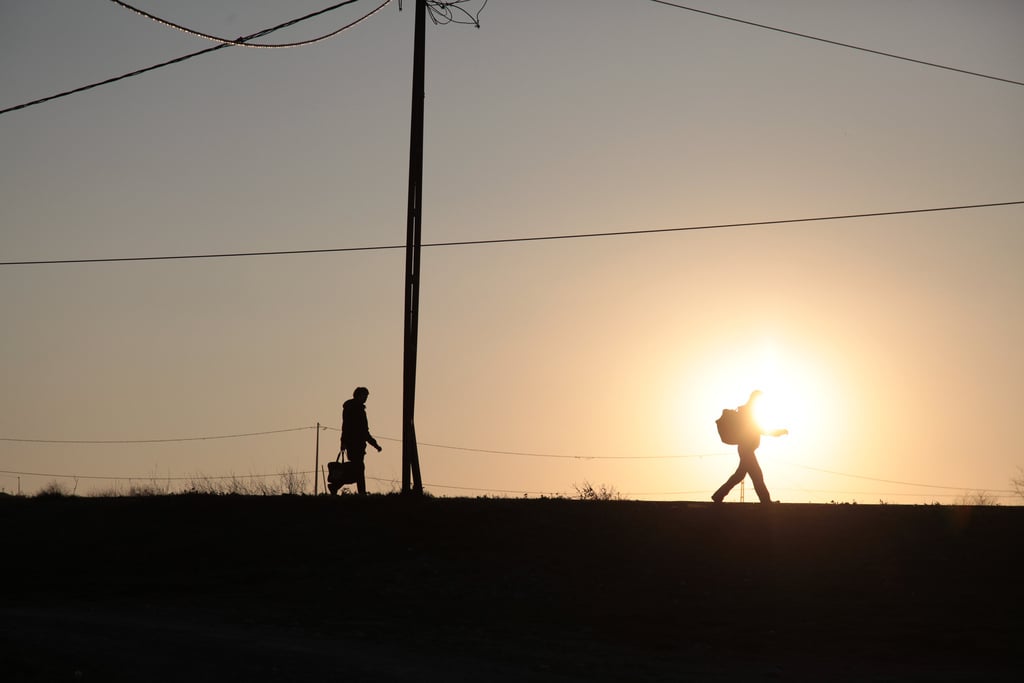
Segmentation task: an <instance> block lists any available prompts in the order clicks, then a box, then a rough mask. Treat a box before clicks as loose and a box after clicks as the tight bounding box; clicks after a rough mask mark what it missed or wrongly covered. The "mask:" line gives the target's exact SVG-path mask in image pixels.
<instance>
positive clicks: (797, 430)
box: [0, 0, 1024, 503]
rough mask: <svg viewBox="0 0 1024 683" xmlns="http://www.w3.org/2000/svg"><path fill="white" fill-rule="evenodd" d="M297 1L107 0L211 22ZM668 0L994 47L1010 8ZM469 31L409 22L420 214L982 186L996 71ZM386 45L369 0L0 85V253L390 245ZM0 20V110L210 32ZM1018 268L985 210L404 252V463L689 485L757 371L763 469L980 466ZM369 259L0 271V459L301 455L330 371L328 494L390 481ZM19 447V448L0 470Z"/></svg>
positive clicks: (1023, 375)
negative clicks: (332, 478)
mask: <svg viewBox="0 0 1024 683" xmlns="http://www.w3.org/2000/svg"><path fill="white" fill-rule="evenodd" d="M330 4H332V3H331V2H330V1H329V0H321V1H320V2H316V1H314V0H290V1H289V2H271V1H270V0H261V1H259V2H256V1H254V0H244V1H243V0H204V1H202V2H200V1H199V0H174V1H172V0H137V6H138V7H140V8H142V9H144V10H146V11H149V12H152V13H154V14H157V15H160V16H163V17H165V18H167V19H168V20H171V21H174V22H177V23H180V24H183V25H185V26H188V27H190V28H194V29H197V30H200V31H203V32H206V33H210V34H214V35H220V36H225V37H229V38H235V37H237V36H240V35H247V34H251V33H255V32H257V31H259V30H261V29H264V28H267V27H270V26H274V25H277V24H280V23H283V22H285V21H287V20H289V19H292V18H295V17H299V16H302V15H304V14H306V13H309V12H312V11H315V10H318V9H321V8H323V7H326V6H328V5H330ZM378 4H379V2H378V0H362V1H361V2H358V3H356V4H354V5H352V6H351V7H346V8H345V9H343V10H340V11H337V12H333V13H330V14H328V15H324V16H322V17H319V18H317V19H315V20H312V21H310V22H306V23H304V24H301V25H299V26H296V27H294V28H291V29H289V30H287V31H280V32H278V33H275V34H272V35H270V36H267V37H266V38H265V39H264V40H265V41H266V42H274V41H278V42H293V41H297V40H301V39H304V38H309V37H313V36H316V35H319V34H323V33H327V32H329V31H332V30H334V29H336V28H338V27H340V26H342V25H343V24H345V23H347V22H349V21H352V20H354V19H356V18H358V17H359V16H361V15H363V14H365V13H366V12H368V11H370V10H371V9H373V8H374V7H376V6H377V5H378ZM691 4H692V6H693V7H698V8H701V9H705V10H709V11H713V12H717V13H722V14H727V15H730V16H735V17H739V18H742V19H745V20H748V21H751V22H757V23H763V24H768V25H771V26H777V27H780V28H785V29H788V30H791V31H795V32H801V33H806V34H811V35H815V36H820V37H822V38H827V39H830V40H834V41H839V42H845V43H852V44H855V45H859V46H863V47H865V48H870V49H873V50H878V51H882V52H891V53H897V54H900V55H905V56H907V57H912V58H915V59H919V60H924V61H929V62H937V63H940V64H945V65H949V66H953V67H957V68H960V69H966V70H969V71H976V72H982V73H985V74H990V75H993V76H999V77H1002V78H1008V79H1012V80H1017V81H1020V80H1024V41H1021V39H1020V37H1021V35H1024V5H1022V4H1021V3H1019V2H1015V1H1012V0H1005V1H995V0H991V1H988V0H959V1H940V0H920V1H913V0H907V1H904V2H898V3H893V2H876V1H869V2H866V1H864V0H858V1H856V2H854V1H852V0H842V1H825V2H822V1H818V0H816V1H814V2H811V1H809V0H791V1H785V0H773V1H771V2H762V1H754V0H721V1H715V2H710V1H701V2H697V1H696V0H693V2H692V3H691ZM481 24H482V25H481V28H479V29H476V28H473V27H469V26H434V25H429V26H428V31H427V67H426V68H427V99H426V133H425V136H426V143H425V165H424V172H425V181H424V212H423V215H424V217H423V230H424V242H427V243H430V242H447V241H463V240H479V239H497V238H514V237H534V236H547V235H568V234H581V233H599V232H611V231H635V230H650V229H659V228H678V227H687V226H703V225H717V224H728V223H738V222H753V221H771V220H782V219H791V218H804V217H815V216H832V215H845V214H859V213H869V212H885V211H898V210H905V209H923V208H933V207H944V206H954V205H965V204H979V203H993V202H1011V201H1020V200H1024V87H1022V86H1019V85H1014V84H1011V83H1005V82H1000V81H995V80H990V79H984V78H979V77H976V76H970V75H966V74H962V73H954V72H950V71H944V70H939V69H935V68H931V67H928V66H924V65H921V64H914V63H909V62H906V61H898V60H894V59H891V58H886V57H883V56H879V55H876V54H869V53H866V52H861V51H855V50H850V49H845V48H842V47H837V46H834V45H827V44H823V43H820V42H814V41H810V40H806V39H801V38H798V37H794V36H791V35H784V34H781V33H778V32H773V31H769V30H765V29H763V28H756V27H753V26H749V25H742V24H738V23H734V22H729V21H724V20H722V19H717V18H714V17H710V16H706V15H701V14H696V13H693V12H689V11H683V10H680V9H676V8H673V7H668V6H665V5H661V4H657V3H653V2H650V1H648V0H614V1H613V0H590V1H585V0H547V1H541V0H515V1H511V0H491V1H490V2H489V3H488V4H487V6H486V8H485V10H484V12H483V14H482V15H481ZM412 37H413V3H412V1H411V0H406V2H405V3H404V7H403V10H402V11H399V7H398V3H397V2H392V3H391V4H390V5H389V6H387V7H385V8H384V9H383V10H382V11H381V12H380V13H378V14H377V15H376V16H374V17H372V18H370V19H369V20H367V21H366V22H365V23H363V24H360V25H359V26H357V27H355V28H353V29H352V30H350V31H347V32H345V33H343V34H341V35H340V36H338V37H337V38H334V39H332V40H328V41H325V42H322V43H319V44H317V45H315V46H311V47H304V48H296V49H289V50H258V49H247V48H241V47H230V48H227V49H223V50H219V51H217V52H214V53H212V54H208V55H204V56H201V57H198V58H196V59H192V60H190V61H187V62H184V63H180V64H176V65H172V66H169V67H166V68H163V69H160V70H157V71H154V72H151V73H147V74H143V75H141V76H138V77H134V78H130V79H127V80H123V81H120V82H118V83H114V84H111V85H106V86H102V87H99V88H96V89H93V90H90V91H88V92H83V93H79V94H76V95H72V96H69V97H66V98H63V99H58V100H54V101H50V102H46V103H44V104H40V105H38V106H34V107H31V108H27V109H23V110H18V111H13V112H10V113H6V114H4V115H2V116H0V159H2V162H3V163H2V164H0V226H2V232H0V260H2V261H21V260H47V259H66V258H108V257H129V256H155V255H175V254H203V253H222V252H249V251H269V250H295V249H316V248H332V247H362V246H387V245H401V244H404V241H405V229H406V216H405V212H406V190H407V178H408V154H409V105H410V101H409V100H410V92H411V71H412V69H411V67H412ZM0 45H2V46H3V47H2V57H3V58H2V59H0V108H6V107H10V106H14V105H17V104H21V103H22V102H27V101H30V100H35V99H37V98H41V97H45V96H48V95H52V94H55V93H58V92H61V91H64V90H68V89H71V88H75V87H78V86H81V85H86V84H88V83H93V82H96V81H100V80H104V79H106V78H109V77H111V76H116V75H120V74H123V73H126V72H130V71H133V70H135V69H138V68H142V67H146V66H150V65H152V64H156V63H158V62H162V61H165V60H169V59H172V58H174V57H178V56H181V55H183V54H186V53H190V52H194V51H197V50H200V49H203V48H206V47H210V46H212V45H214V44H213V43H210V42H208V41H205V40H202V39H198V38H194V37H191V36H188V35H186V34H183V33H181V32H178V31H174V30H172V29H169V28H167V27H165V26H161V25H159V24H156V23H155V22H152V21H150V20H148V19H145V18H142V17H139V16H138V15H135V14H133V13H131V12H129V11H127V10H125V9H123V8H121V7H118V6H117V5H115V4H113V3H111V2H109V1H108V0H77V1H76V2H60V1H57V0H4V1H3V2H2V3H0ZM1022 260H1024V206H1019V205H1018V206H1009V207H1002V208H985V209H976V210H967V211H955V212H948V213H927V214H918V215H905V216H891V217H882V218H871V219H858V220H844V221H832V222H810V223H797V224H785V225H772V226H755V227H742V228H728V229H715V230H703V231H687V232H673V233H664V234H647V235H631V236H618V237H602V238H592V239H573V240H564V241H541V242H526V243H513V244H504V245H490V246H484V245H481V246H460V247H436V248H426V249H424V252H423V271H422V283H421V312H420V349H419V375H418V393H417V413H416V429H417V436H418V438H419V440H420V441H421V442H423V444H424V445H421V447H420V460H421V468H422V472H423V480H424V483H425V485H426V488H427V489H428V490H429V491H430V492H432V493H434V494H435V495H512V496H521V495H524V494H529V495H530V496H534V495H536V494H540V493H547V494H553V493H563V494H564V493H570V494H571V493H573V486H574V484H576V485H581V484H582V483H583V482H585V481H589V482H590V483H591V484H594V485H605V486H610V487H614V488H615V489H616V490H617V491H618V492H620V493H622V494H623V495H625V496H627V497H630V498H640V499H654V500H706V499H707V498H708V497H709V496H710V494H711V492H712V491H713V490H714V489H715V488H717V487H718V485H719V484H720V483H721V482H722V481H724V480H725V479H726V477H727V476H728V475H729V474H730V473H731V472H732V470H733V469H734V468H735V465H736V455H735V450H734V449H733V448H731V447H728V446H725V445H723V444H722V443H720V442H719V441H718V439H717V434H716V432H715V428H714V420H715V418H716V417H717V416H718V414H719V413H720V411H721V409H722V408H723V407H727V406H735V405H738V404H740V403H743V402H744V401H745V400H746V398H747V395H748V394H749V392H750V391H751V390H752V389H754V388H760V389H763V390H765V391H766V392H768V395H770V396H774V397H775V398H776V401H777V404H778V408H779V412H780V413H781V415H782V417H781V418H780V420H781V421H784V422H785V424H784V425H783V426H788V427H789V429H790V431H791V434H790V435H789V436H787V437H783V438H780V439H765V442H764V445H763V446H762V448H761V450H760V451H759V453H760V458H761V463H762V466H763V468H764V471H765V476H766V480H767V483H768V486H769V489H770V490H771V491H772V494H773V496H774V497H775V498H778V499H780V500H783V501H787V502H804V501H830V500H836V501H854V500H855V501H858V502H862V503H876V502H878V501H879V500H885V501H888V502H893V503H928V502H932V501H942V502H951V501H953V500H954V499H955V498H956V497H957V496H961V495H963V494H964V493H965V491H964V490H958V489H971V490H984V491H988V492H990V493H996V494H998V495H1008V494H1003V493H998V492H1001V491H1006V490H1009V489H1012V486H1011V478H1013V477H1014V476H1018V475H1019V474H1020V470H1019V468H1020V467H1022V466H1024V452H1022V450H1021V446H1020V440H1019V434H1018V432H1019V429H1020V428H1019V424H1020V417H1019V415H1018V412H1019V406H1020V398H1019V392H1020V388H1021V387H1022V386H1024V355H1022V352H1021V349H1022V348H1024V306H1022V301H1024V267H1022ZM404 271H405V262H404V252H403V251H402V250H401V249H392V250H376V251H364V252H356V253H332V254H320V255H292V256H267V257H253V258H230V259H209V260H181V261H157V262H132V263H114V264H74V265H32V266H25V265H16V266H3V267H0V288H2V292H3V294H2V296H0V319H2V320H3V333H2V335H0V385H2V387H3V391H2V393H0V438H3V439H5V440H4V441H0V469H2V470H5V471H7V472H33V473H44V474H54V475H56V474H61V475H79V476H81V477H85V476H90V477H100V476H108V477H141V478H143V479H145V478H152V477H178V476H186V475H193V474H200V473H201V474H203V475H206V476H225V475H231V474H235V475H249V474H269V473H276V472H280V471H282V470H284V469H286V468H291V469H294V470H298V471H309V470H312V469H313V464H314V444H315V439H316V433H315V431H314V429H312V428H311V427H312V425H314V424H316V423H317V422H318V421H319V422H321V423H323V424H325V425H329V426H331V427H335V428H336V427H338V426H339V423H340V410H341V404H342V402H343V401H344V400H345V399H347V398H348V397H350V396H351V392H352V389H353V388H355V387H356V386H358V385H365V386H368V387H369V388H370V392H371V395H370V400H369V403H368V413H369V417H370V425H371V429H372V430H373V431H374V432H375V434H376V435H378V437H383V438H382V439H381V443H382V445H383V446H384V451H383V453H381V454H379V455H378V454H376V453H374V452H371V454H370V455H368V457H367V460H368V475H369V476H370V477H371V478H373V479H372V480H371V481H370V489H371V490H372V491H387V490H392V489H394V488H396V487H397V484H396V483H394V482H397V481H399V480H400V478H401V447H400V443H399V442H398V441H392V440H384V439H398V438H400V437H401V411H402V395H401V393H402V311H403V306H404V299H403V283H404ZM299 427H310V428H309V429H303V430H298V431H291V432H286V433H281V434H276V435H266V436H260V437H247V438H237V439H220V440H204V441H182V442H173V443H163V444H124V445H113V444H109V445H71V444H32V443H23V442H18V441H11V440H10V439H40V440H51V441H60V440H150V439H173V438H193V437H205V436H221V435H232V434H239V433H250V432H263V431H273V430H281V429H291V428H299ZM337 438H338V434H337V432H336V431H326V432H322V433H321V461H323V459H325V458H331V457H333V456H334V455H335V453H336V452H337ZM427 444H432V445H427ZM437 445H440V446H447V447H449V448H443V447H438V446H437ZM450 447H459V448H460V449H470V450H459V449H456V448H450ZM472 449H477V450H472ZM486 451H503V452H505V453H495V452H486ZM512 453H520V454H533V455H514V454H512ZM540 456H561V457H540ZM652 456H657V457H652ZM626 458H634V459H626ZM19 476H20V477H21V479H20V484H21V487H22V489H23V490H24V491H27V492H32V491H34V490H38V488H40V487H42V486H44V485H46V484H47V483H49V482H50V481H52V480H54V479H55V477H53V476H44V477H39V476H28V475H14V474H0V488H2V489H4V490H7V491H12V490H15V489H16V488H17V486H18V477H19ZM881 480H884V481H881ZM61 481H63V482H64V483H65V484H67V485H69V486H73V485H74V482H73V480H68V479H62V480H61ZM891 482H902V483H891ZM125 484H127V482H123V481H122V482H114V481H103V480H97V479H88V480H86V479H82V480H80V481H79V483H78V487H79V489H78V490H79V492H86V491H90V490H95V489H110V488H111V487H112V486H114V485H119V486H123V485H125ZM939 487H950V488H939ZM752 494H753V492H752V491H751V490H750V488H749V484H748V488H747V500H753V499H755V497H754V496H753V495H752ZM738 498H739V491H738V490H736V491H734V493H733V494H732V496H731V498H730V500H738ZM1015 501H1016V502H1019V501H1020V499H1019V498H1017V499H1014V498H1012V497H1007V498H1004V499H1003V500H1002V502H1003V503H1013V502H1015Z"/></svg>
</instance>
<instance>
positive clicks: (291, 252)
mask: <svg viewBox="0 0 1024 683" xmlns="http://www.w3.org/2000/svg"><path fill="white" fill-rule="evenodd" d="M214 49H216V48H214ZM1020 204H1024V200H1018V201H1012V202H989V203H984V204H963V205H959V206H940V207H932V208H926V209H902V210H897V211H874V212H869V213H856V214H845V215H834V216H814V217H810V218H785V219H780V220H764V221H748V222H744V223H720V224H715V225H691V226H686V227H679V228H650V229H640V230H616V231H611V232H592V233H574V234H561V235H539V236H536V237H507V238H497V239H483V240H461V241H450V242H432V243H428V244H423V245H422V246H423V247H424V248H428V247H429V248H436V247H466V246H487V245H496V244H513V243H524V242H550V241H555V240H573V239H595V238H599V237H626V236H635V235H656V234H664V233H673V232H690V231H697V230H723V229H727V228H752V227H766V226H774V225H787V224H796V223H813V222H825V221H839V220H852V219H860V218H883V217H886V216H907V215H912V214H921V213H939V212H944V211H964V210H968V209H987V208H995V207H1002V206H1016V205H1020ZM394 249H405V245H404V244H387V245H376V246H366V247H330V248H323V249H286V250H285V249H283V250H276V251H238V252H222V253H212V254H173V255H162V256H122V257H107V258H73V259H46V260H33V261H0V266H42V265H65V264H71V263H127V262H139V261H183V260H191V259H222V258H243V257H252V256H299V255H305V254H336V253H343V252H360V251H385V250H394Z"/></svg>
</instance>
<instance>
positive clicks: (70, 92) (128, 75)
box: [0, 0, 387, 114]
mask: <svg viewBox="0 0 1024 683" xmlns="http://www.w3.org/2000/svg"><path fill="white" fill-rule="evenodd" d="M353 2H358V0H345V2H342V3H339V4H337V5H334V6H333V7H328V8H326V9H322V10H319V11H317V12H313V13H311V14H307V15H305V16H303V17H299V18H297V19H292V20H291V21H286V22H285V23H283V24H278V25H277V26H273V27H271V28H267V29H263V30H262V31H258V32H256V33H252V34H250V35H248V36H243V37H242V38H239V41H243V42H244V41H249V40H253V39H256V38H262V37H263V36H265V35H268V34H270V33H273V32H274V31H279V30H281V29H283V28H288V27H290V26H294V25H295V24H298V23H299V22H302V21H306V20H307V19H312V18H313V17H316V16H319V15H321V14H324V13H325V12H330V11H332V10H335V9H338V8H339V7H344V6H345V5H348V4H351V3H353ZM385 4H387V3H385ZM382 6H383V5H382ZM378 10H380V7H378V8H377V9H375V10H374V11H373V12H370V13H369V14H367V15H365V16H363V17H361V18H360V19H358V20H356V21H354V22H352V23H351V24H349V25H348V26H345V27H343V29H342V30H344V29H347V28H351V27H352V26H355V25H356V24H358V23H360V22H361V21H363V20H364V19H367V18H368V17H370V16H372V15H373V14H375V13H376V12H377V11H378ZM233 44H234V43H220V44H219V45H214V46H213V47H208V48H206V49H204V50H199V51H198V52H192V53H189V54H187V55H182V56H181V57H176V58H174V59H170V60H168V61H166V62H160V63H159V64H154V65H153V66H147V67H145V68H143V69H136V70H135V71H130V72H128V73H126V74H121V75H120V76H113V77H112V78H107V79H105V80H102V81H98V82H96V83H90V84H89V85H83V86H81V87H78V88H74V89H72V90H66V91H64V92H60V93H57V94H56V95H50V96H48V97H42V98H40V99H38V100H32V101H31V102H25V103H23V104H18V105H15V106H13V107H7V108H6V109H0V114H7V113H9V112H12V111H17V110H19V109H27V108H28V107H32V106H35V105H37V104H43V103H44V102H49V101H50V100H56V99H60V98H62V97H67V96H68V95H74V94H76V93H80V92H85V91H86V90H92V89H93V88H98V87H100V86H101V85H108V84H110V83H116V82H117V81H122V80H124V79H126V78H132V77H134V76H139V75H141V74H144V73H147V72H149V71H154V70H156V69H160V68H163V67H165V66H170V65H172V64H179V63H181V62H184V61H187V60H189V59H192V58H193V57H198V56H199V55H205V54H207V53H209V52H214V51H216V50H222V49H224V48H226V47H231V45H233Z"/></svg>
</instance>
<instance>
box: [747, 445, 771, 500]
mask: <svg viewBox="0 0 1024 683" xmlns="http://www.w3.org/2000/svg"><path fill="white" fill-rule="evenodd" d="M741 458H742V460H743V461H744V462H745V463H746V466H747V472H748V473H749V474H750V481H752V482H754V490H755V491H757V499H758V500H760V501H761V502H762V503H770V502H772V497H771V496H770V495H769V494H768V487H767V486H765V485H764V473H763V472H761V463H759V462H758V461H757V456H756V455H754V452H753V451H750V453H748V454H746V455H745V456H741Z"/></svg>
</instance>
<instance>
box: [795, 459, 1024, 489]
mask: <svg viewBox="0 0 1024 683" xmlns="http://www.w3.org/2000/svg"><path fill="white" fill-rule="evenodd" d="M776 462H778V463H780V464H782V465H788V466H789V467H798V468H800V469H802V470H811V471H812V472H822V473H824V474H834V475H836V476H839V477H850V478H851V479H864V480H866V481H877V482H881V483H883V484H898V485H900V486H919V487H921V488H926V489H944V490H946V491H979V490H985V491H993V492H994V493H1010V494H1013V493H1017V492H1016V491H1011V490H1008V489H978V488H968V487H964V486H938V485H936V484H918V483H916V482H912V481H896V480H894V479H879V478H878V477H865V476H863V475H860V474H849V473H847V472H836V471H834V470H823V469H821V468H819V467H810V466H809V465H801V464H799V463H795V462H786V461H785V460H776Z"/></svg>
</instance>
